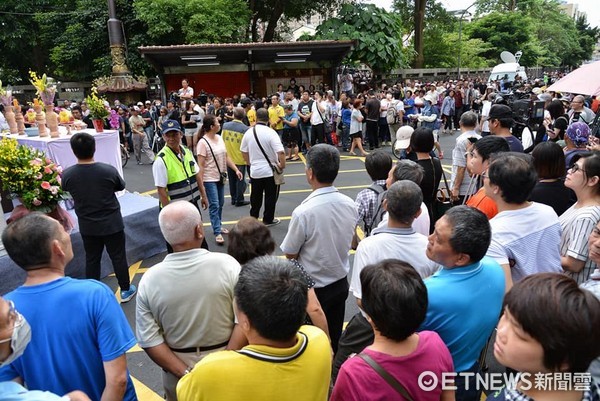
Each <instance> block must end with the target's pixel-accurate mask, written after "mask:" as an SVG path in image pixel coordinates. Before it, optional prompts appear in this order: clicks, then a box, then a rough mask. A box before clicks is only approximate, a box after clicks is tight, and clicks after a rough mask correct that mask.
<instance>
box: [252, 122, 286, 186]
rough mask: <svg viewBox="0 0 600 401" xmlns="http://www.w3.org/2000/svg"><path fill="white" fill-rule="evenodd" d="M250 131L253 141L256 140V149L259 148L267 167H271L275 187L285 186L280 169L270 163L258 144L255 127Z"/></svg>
mask: <svg viewBox="0 0 600 401" xmlns="http://www.w3.org/2000/svg"><path fill="white" fill-rule="evenodd" d="M252 131H253V132H254V139H256V144H257V145H258V147H259V148H260V151H261V152H262V154H263V156H264V157H265V159H266V160H267V163H269V166H271V170H273V180H274V181H275V185H283V184H285V177H284V175H283V169H281V168H279V166H277V165H274V164H273V163H271V160H270V159H269V157H268V156H267V153H266V152H265V150H264V149H263V147H262V145H261V144H260V141H259V140H258V135H256V127H253V128H252Z"/></svg>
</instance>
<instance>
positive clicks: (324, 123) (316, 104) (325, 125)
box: [315, 101, 332, 135]
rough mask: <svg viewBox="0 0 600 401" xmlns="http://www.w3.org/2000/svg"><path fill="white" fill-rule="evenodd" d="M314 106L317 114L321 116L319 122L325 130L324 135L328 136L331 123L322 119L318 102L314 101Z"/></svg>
mask: <svg viewBox="0 0 600 401" xmlns="http://www.w3.org/2000/svg"><path fill="white" fill-rule="evenodd" d="M315 106H316V108H317V112H318V113H319V115H320V116H321V120H322V121H323V129H325V135H327V134H330V133H331V131H332V129H331V123H330V122H329V121H328V120H325V119H324V118H323V114H321V108H320V107H319V102H317V101H315Z"/></svg>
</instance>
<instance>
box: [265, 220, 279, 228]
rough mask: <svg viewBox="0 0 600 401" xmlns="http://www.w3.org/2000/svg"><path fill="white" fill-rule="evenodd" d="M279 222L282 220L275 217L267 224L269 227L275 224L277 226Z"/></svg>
mask: <svg viewBox="0 0 600 401" xmlns="http://www.w3.org/2000/svg"><path fill="white" fill-rule="evenodd" d="M279 223H281V220H279V219H273V221H272V222H270V223H265V226H267V227H273V226H276V225H277V224H279Z"/></svg>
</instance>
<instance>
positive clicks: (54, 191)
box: [50, 185, 58, 195]
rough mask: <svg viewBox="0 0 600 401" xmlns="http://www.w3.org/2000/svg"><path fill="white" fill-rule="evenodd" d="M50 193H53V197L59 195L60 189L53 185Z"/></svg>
mask: <svg viewBox="0 0 600 401" xmlns="http://www.w3.org/2000/svg"><path fill="white" fill-rule="evenodd" d="M50 192H51V193H52V195H56V194H57V193H58V187H57V186H56V185H52V186H51V187H50Z"/></svg>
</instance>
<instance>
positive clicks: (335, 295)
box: [315, 277, 349, 352]
mask: <svg viewBox="0 0 600 401" xmlns="http://www.w3.org/2000/svg"><path fill="white" fill-rule="evenodd" d="M348 288H349V286H348V280H347V278H346V277H344V278H343V279H341V280H338V281H336V282H335V283H332V284H329V285H327V286H325V287H321V288H315V294H316V295H317V299H318V300H319V303H320V304H321V308H323V312H325V317H326V318H327V326H328V327H329V336H330V337H331V347H332V348H333V352H337V349H338V342H339V341H340V336H341V335H342V327H343V326H344V313H345V312H346V298H348Z"/></svg>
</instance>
